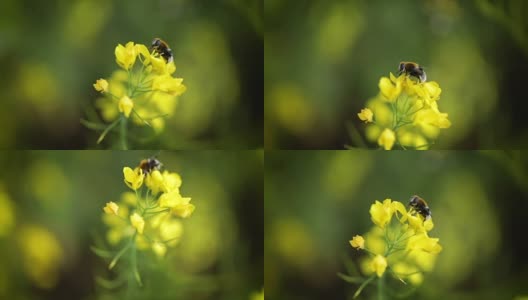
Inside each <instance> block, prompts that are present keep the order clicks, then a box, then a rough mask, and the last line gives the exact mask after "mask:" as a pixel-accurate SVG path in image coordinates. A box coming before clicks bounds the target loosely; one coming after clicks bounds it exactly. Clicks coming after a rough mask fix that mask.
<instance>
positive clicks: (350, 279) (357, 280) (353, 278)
mask: <svg viewBox="0 0 528 300" xmlns="http://www.w3.org/2000/svg"><path fill="white" fill-rule="evenodd" d="M337 276H339V277H340V278H341V279H343V280H344V281H346V282H349V283H357V284H360V283H363V282H364V281H365V278H363V277H357V276H349V275H345V274H343V273H337Z"/></svg>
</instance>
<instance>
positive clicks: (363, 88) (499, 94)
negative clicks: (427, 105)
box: [264, 0, 528, 149]
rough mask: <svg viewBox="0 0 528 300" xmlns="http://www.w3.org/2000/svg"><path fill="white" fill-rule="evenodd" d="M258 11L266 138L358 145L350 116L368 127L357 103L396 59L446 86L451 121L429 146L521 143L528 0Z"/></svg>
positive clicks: (335, 1)
mask: <svg viewBox="0 0 528 300" xmlns="http://www.w3.org/2000/svg"><path fill="white" fill-rule="evenodd" d="M264 15H265V18H266V31H265V42H264V57H265V68H264V70H265V71H264V79H265V83H264V89H265V105H264V107H265V108H264V111H265V120H266V122H265V135H264V139H265V142H264V143H265V146H266V148H269V149H278V148H280V149H299V148H304V149H307V148H308V149H343V148H344V145H345V144H347V145H352V146H354V147H358V146H359V145H358V144H359V143H353V142H352V140H351V138H350V132H349V131H348V130H347V123H348V124H349V126H352V128H355V129H356V130H357V131H359V132H361V133H362V134H363V133H364V127H365V126H364V124H362V123H361V121H360V120H359V119H358V117H357V113H358V112H359V111H360V110H361V108H363V107H364V106H365V103H366V102H367V100H368V99H370V98H373V97H375V96H376V95H377V93H378V92H379V90H378V82H379V79H380V78H381V77H382V76H387V77H388V75H389V72H393V73H395V72H396V71H397V67H398V64H399V62H400V61H415V62H418V63H419V64H421V65H422V66H424V67H425V70H426V72H427V75H428V78H429V79H428V80H431V81H436V82H438V83H439V85H440V87H441V88H442V95H441V99H440V101H439V107H440V110H441V111H442V112H447V113H448V114H449V119H450V120H451V122H452V126H451V128H449V129H446V130H442V133H441V134H440V137H439V138H438V139H437V140H436V143H435V145H434V146H433V148H434V149H518V147H525V146H526V145H527V141H528V139H527V137H528V126H527V125H528V122H527V121H526V118H525V113H524V112H525V110H523V109H520V107H525V103H524V99H525V98H526V97H525V94H526V93H525V91H524V88H523V86H524V83H523V81H524V77H525V76H524V75H523V74H527V72H528V23H527V22H526V18H528V5H527V3H526V2H525V1H522V0H474V1H457V0H426V1H415V0H402V1H389V0H376V1H364V0H350V1H341V0H330V1H281V0H269V1H266V2H265V4H264ZM372 146H376V145H371V147H372Z"/></svg>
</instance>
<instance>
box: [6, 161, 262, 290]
mask: <svg viewBox="0 0 528 300" xmlns="http://www.w3.org/2000/svg"><path fill="white" fill-rule="evenodd" d="M154 154H156V153H152V152H148V151H126V152H124V151H17V152H1V153H0V165H1V167H2V169H3V170H9V172H3V174H2V175H0V299H123V297H120V296H115V297H112V296H111V295H110V294H108V293H107V291H106V290H105V289H103V288H101V286H99V285H98V284H97V283H96V282H95V279H94V277H95V276H101V277H104V278H107V279H109V278H112V277H113V276H112V274H113V273H112V272H109V271H108V270H107V267H108V262H106V261H104V260H103V259H102V258H100V257H98V256H96V255H95V254H94V253H92V252H91V250H90V246H92V245H94V244H95V243H96V241H98V240H101V239H104V237H105V234H106V230H107V227H106V226H105V225H104V224H103V221H102V215H103V211H102V208H103V207H104V205H105V203H107V202H109V201H115V202H117V201H118V200H119V199H120V196H121V194H122V193H123V192H126V191H130V189H129V188H128V187H127V186H126V185H125V183H124V182H123V171H122V170H123V167H124V166H131V167H134V166H136V165H137V164H138V163H139V161H140V160H141V159H143V158H146V157H150V156H151V155H154ZM157 157H158V159H159V160H161V161H162V162H163V164H164V165H165V169H166V170H169V171H171V172H177V173H179V174H180V175H181V177H182V180H183V184H182V187H181V189H180V190H181V193H182V195H184V196H186V197H192V201H191V203H193V204H194V205H195V206H196V210H195V212H194V214H193V215H192V216H191V217H190V218H188V219H185V220H183V226H184V233H183V237H182V240H181V241H180V243H179V244H178V245H177V246H176V247H175V248H171V249H169V251H168V253H167V256H166V258H165V259H164V260H162V261H161V263H159V264H158V263H154V264H153V263H152V260H150V263H146V261H147V259H148V258H147V257H145V256H142V255H140V256H139V258H138V259H139V261H140V268H141V269H140V271H141V272H142V278H143V282H144V284H145V285H144V287H143V288H141V289H138V290H136V291H135V292H134V297H132V298H130V299H226V300H228V299H229V300H231V299H234V300H238V299H240V300H242V299H244V300H247V299H249V296H250V294H251V293H253V292H256V291H260V290H261V289H262V287H263V284H264V279H263V272H264V270H263V269H264V267H263V230H264V229H263V220H264V216H263V182H262V177H263V153H262V152H261V151H230V152H224V151H194V152H185V151H182V152H166V151H162V152H161V153H159V155H158V156H157ZM50 244H51V245H50ZM115 250H118V249H115ZM140 253H142V252H140ZM152 265H154V267H153V266H152ZM147 266H149V267H148V268H147ZM146 269H148V270H146ZM54 279H56V280H54ZM121 291H123V292H125V290H121ZM118 295H121V296H122V294H118ZM96 296H97V297H96Z"/></svg>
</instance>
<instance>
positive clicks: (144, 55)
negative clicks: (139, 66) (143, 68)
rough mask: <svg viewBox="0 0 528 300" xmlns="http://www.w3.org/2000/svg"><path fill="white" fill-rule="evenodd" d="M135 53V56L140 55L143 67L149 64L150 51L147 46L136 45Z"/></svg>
mask: <svg viewBox="0 0 528 300" xmlns="http://www.w3.org/2000/svg"><path fill="white" fill-rule="evenodd" d="M136 51H137V54H141V56H140V58H139V59H140V60H142V61H143V64H144V65H148V64H150V51H149V50H148V48H147V46H145V45H143V44H136Z"/></svg>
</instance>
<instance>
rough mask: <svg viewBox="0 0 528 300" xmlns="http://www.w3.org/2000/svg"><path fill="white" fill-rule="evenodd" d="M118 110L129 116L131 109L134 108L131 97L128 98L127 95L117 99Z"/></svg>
mask: <svg viewBox="0 0 528 300" xmlns="http://www.w3.org/2000/svg"><path fill="white" fill-rule="evenodd" d="M118 107H119V111H120V112H122V113H123V114H124V115H125V117H127V118H128V117H129V116H130V113H131V112H132V109H133V108H134V102H133V101H132V99H130V98H128V97H127V96H123V97H121V99H119V105H118Z"/></svg>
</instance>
